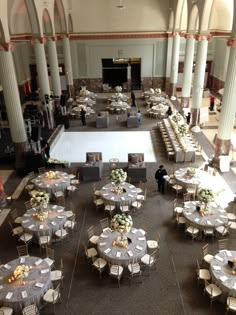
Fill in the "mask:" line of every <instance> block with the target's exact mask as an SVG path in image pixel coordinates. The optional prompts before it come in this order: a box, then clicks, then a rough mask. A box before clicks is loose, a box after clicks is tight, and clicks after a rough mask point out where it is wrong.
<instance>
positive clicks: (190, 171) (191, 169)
mask: <svg viewBox="0 0 236 315" xmlns="http://www.w3.org/2000/svg"><path fill="white" fill-rule="evenodd" d="M195 174H196V169H195V168H194V167H188V168H187V170H186V176H188V177H194V176H195Z"/></svg>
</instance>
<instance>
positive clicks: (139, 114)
mask: <svg viewBox="0 0 236 315" xmlns="http://www.w3.org/2000/svg"><path fill="white" fill-rule="evenodd" d="M136 116H137V117H138V122H139V124H141V121H142V114H141V112H140V110H139V111H138V112H137V114H136Z"/></svg>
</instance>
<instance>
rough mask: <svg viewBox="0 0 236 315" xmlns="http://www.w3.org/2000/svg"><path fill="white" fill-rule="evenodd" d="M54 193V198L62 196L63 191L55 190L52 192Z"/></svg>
mask: <svg viewBox="0 0 236 315" xmlns="http://www.w3.org/2000/svg"><path fill="white" fill-rule="evenodd" d="M54 195H55V197H56V198H58V197H63V196H64V192H63V191H60V190H59V191H56V192H55V193H54Z"/></svg>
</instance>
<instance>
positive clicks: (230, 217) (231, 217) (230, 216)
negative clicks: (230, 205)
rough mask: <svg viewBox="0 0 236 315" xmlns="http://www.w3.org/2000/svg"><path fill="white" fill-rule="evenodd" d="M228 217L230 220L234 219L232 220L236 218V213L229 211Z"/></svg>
mask: <svg viewBox="0 0 236 315" xmlns="http://www.w3.org/2000/svg"><path fill="white" fill-rule="evenodd" d="M227 217H228V219H229V220H232V221H234V220H236V215H235V214H234V213H230V212H229V213H227Z"/></svg>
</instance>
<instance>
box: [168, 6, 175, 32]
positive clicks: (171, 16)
mask: <svg viewBox="0 0 236 315" xmlns="http://www.w3.org/2000/svg"><path fill="white" fill-rule="evenodd" d="M174 20H175V18H174V11H173V10H172V9H170V15H169V30H173V28H174Z"/></svg>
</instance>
